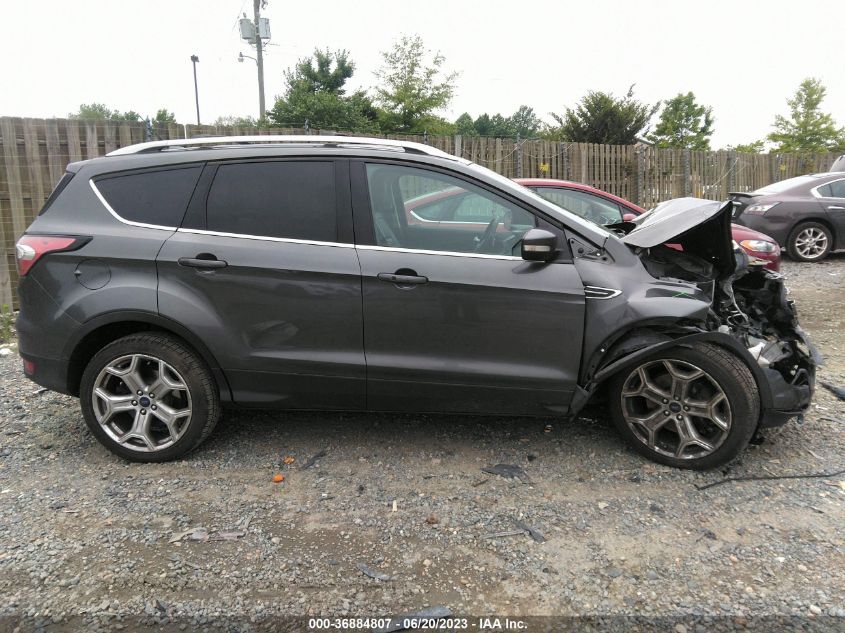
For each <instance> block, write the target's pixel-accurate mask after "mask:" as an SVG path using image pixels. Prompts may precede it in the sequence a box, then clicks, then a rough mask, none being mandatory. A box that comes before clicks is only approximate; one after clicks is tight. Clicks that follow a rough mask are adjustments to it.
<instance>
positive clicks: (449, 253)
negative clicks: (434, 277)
mask: <svg viewBox="0 0 845 633" xmlns="http://www.w3.org/2000/svg"><path fill="white" fill-rule="evenodd" d="M355 248H357V249H359V250H363V251H383V252H389V253H394V252H395V253H411V254H418V255H445V256H446V257H471V258H475V259H502V260H507V261H520V262H521V261H525V260H523V259H522V258H521V257H514V256H513V255H485V254H483V253H459V252H457V251H429V250H424V249H421V248H397V247H393V246H370V245H368V244H358V245H357V246H355Z"/></svg>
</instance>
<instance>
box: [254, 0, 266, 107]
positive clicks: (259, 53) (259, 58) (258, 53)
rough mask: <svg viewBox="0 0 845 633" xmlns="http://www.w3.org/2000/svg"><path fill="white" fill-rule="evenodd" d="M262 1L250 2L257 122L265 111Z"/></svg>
mask: <svg viewBox="0 0 845 633" xmlns="http://www.w3.org/2000/svg"><path fill="white" fill-rule="evenodd" d="M262 1H263V0H252V12H253V17H254V19H255V64H256V66H258V120H259V121H264V117H265V115H266V109H265V107H264V50H263V49H264V44H263V43H262V42H261V32H260V28H259V25H260V22H259V19H260V18H261V3H262Z"/></svg>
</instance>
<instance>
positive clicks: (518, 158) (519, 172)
mask: <svg viewBox="0 0 845 633" xmlns="http://www.w3.org/2000/svg"><path fill="white" fill-rule="evenodd" d="M516 177H517V178H522V142H521V141H520V140H519V133H517V135H516Z"/></svg>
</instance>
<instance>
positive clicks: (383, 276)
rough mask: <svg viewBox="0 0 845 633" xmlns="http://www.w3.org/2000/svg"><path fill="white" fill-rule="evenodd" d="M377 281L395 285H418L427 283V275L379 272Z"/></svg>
mask: <svg viewBox="0 0 845 633" xmlns="http://www.w3.org/2000/svg"><path fill="white" fill-rule="evenodd" d="M377 277H378V280H379V281H386V282H388V283H391V284H396V285H397V286H418V285H420V284H427V283H428V277H422V276H420V275H397V274H396V273H379V274H378V275H377Z"/></svg>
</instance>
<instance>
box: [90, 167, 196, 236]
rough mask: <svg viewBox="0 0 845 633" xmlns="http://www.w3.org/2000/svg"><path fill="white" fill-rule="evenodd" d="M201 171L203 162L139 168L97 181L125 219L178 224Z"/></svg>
mask: <svg viewBox="0 0 845 633" xmlns="http://www.w3.org/2000/svg"><path fill="white" fill-rule="evenodd" d="M201 171H202V166H196V167H184V168H180V169H166V170H157V171H145V172H135V173H132V174H125V175H120V176H109V177H106V178H100V179H98V180H96V181H95V183H94V184H95V185H96V186H97V189H98V190H99V191H100V193H101V194H102V196H103V197H104V198H105V199H106V201H107V202H108V203H109V206H110V207H111V208H112V209H114V212H115V213H117V214H118V215H119V216H120V217H121V218H123V219H124V220H129V221H131V222H141V223H143V224H154V225H157V226H167V227H177V226H179V225H180V224H181V223H182V216H184V215H185V209H186V208H187V207H188V202H189V201H190V199H191V194H193V192H194V187H195V186H196V184H197V180H198V179H199V177H200V172H201Z"/></svg>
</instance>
